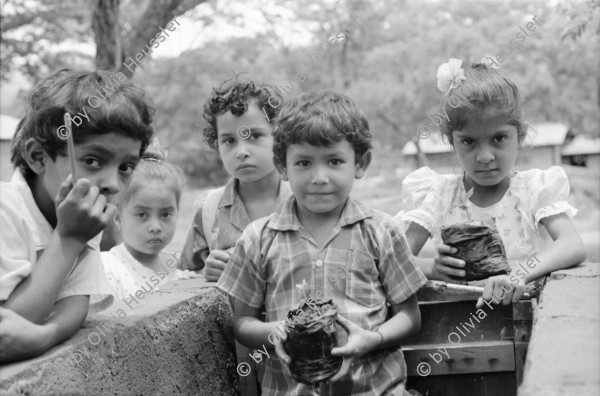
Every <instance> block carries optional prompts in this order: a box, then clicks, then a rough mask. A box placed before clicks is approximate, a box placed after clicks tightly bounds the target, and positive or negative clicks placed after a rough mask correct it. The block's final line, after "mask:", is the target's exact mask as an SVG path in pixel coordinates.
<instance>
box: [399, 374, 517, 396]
mask: <svg viewBox="0 0 600 396" xmlns="http://www.w3.org/2000/svg"><path fill="white" fill-rule="evenodd" d="M406 389H415V390H418V391H419V392H421V393H422V394H423V395H427V396H507V395H516V394H517V384H516V382H515V376H514V373H509V372H502V373H476V374H460V375H438V376H434V377H419V376H417V377H408V382H407V387H406Z"/></svg>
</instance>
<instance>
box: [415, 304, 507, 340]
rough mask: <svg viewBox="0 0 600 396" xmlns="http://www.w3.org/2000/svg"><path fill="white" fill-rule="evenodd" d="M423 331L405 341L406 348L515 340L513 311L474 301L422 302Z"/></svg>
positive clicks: (500, 306) (501, 306)
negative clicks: (417, 345) (409, 346)
mask: <svg viewBox="0 0 600 396" xmlns="http://www.w3.org/2000/svg"><path fill="white" fill-rule="evenodd" d="M419 308H420V309H421V331H420V332H419V333H418V334H415V335H413V336H411V337H408V338H407V339H406V340H404V345H412V344H438V345H440V344H449V343H451V342H460V343H464V342H479V341H488V340H489V341H501V340H508V339H512V338H513V323H512V308H511V307H510V306H507V305H491V307H488V306H487V305H484V306H483V308H482V309H481V311H478V310H477V309H476V308H475V302H474V301H455V302H428V303H419Z"/></svg>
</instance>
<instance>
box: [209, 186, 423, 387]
mask: <svg viewBox="0 0 600 396" xmlns="http://www.w3.org/2000/svg"><path fill="white" fill-rule="evenodd" d="M303 281H306V284H307V287H305V288H304V289H301V288H299V287H297V285H301V284H302V283H303ZM426 282H427V279H426V278H425V276H424V275H423V273H422V272H421V270H420V269H419V267H418V265H416V263H415V261H414V259H413V256H412V254H411V252H410V248H409V246H408V244H407V242H406V240H405V238H404V234H403V233H402V231H401V229H400V226H399V225H398V224H397V223H395V222H394V221H393V219H392V218H391V217H390V216H388V215H386V214H384V213H381V212H378V211H375V210H371V209H368V208H366V207H365V206H363V205H362V204H360V203H358V202H356V201H354V200H352V199H350V198H348V201H347V203H346V206H345V207H344V210H343V212H342V215H341V217H340V220H339V222H338V224H337V225H336V226H335V228H334V229H333V232H332V234H331V235H330V237H329V239H328V241H327V243H326V244H325V245H324V246H323V247H319V246H318V245H317V244H316V242H315V241H314V239H313V238H312V237H311V236H310V234H308V232H307V231H306V230H305V229H304V227H303V226H302V224H301V223H300V221H299V220H298V217H297V215H296V200H295V198H294V197H293V196H292V197H290V198H288V199H287V200H285V201H284V202H282V204H281V205H280V206H278V208H277V209H276V211H275V212H274V213H273V214H272V215H271V216H270V217H268V218H265V219H261V220H258V221H256V222H253V223H252V224H250V225H249V226H248V227H247V228H246V230H245V231H244V233H243V234H242V236H241V237H240V239H239V240H238V243H237V244H236V247H235V249H234V252H233V254H232V256H231V259H230V260H229V263H228V265H227V267H226V268H225V271H224V272H223V275H221V278H220V280H219V283H218V287H219V288H220V289H221V290H223V291H225V292H226V293H228V294H229V295H231V296H232V297H234V298H236V299H238V300H240V301H242V302H244V303H245V304H247V305H249V306H251V307H254V308H260V307H261V306H262V305H263V303H264V305H265V308H266V312H267V318H266V320H267V321H268V322H273V321H280V320H284V319H285V318H286V317H287V312H288V310H289V309H291V308H293V307H296V306H298V304H299V303H300V301H301V300H302V299H303V298H305V297H310V296H311V295H312V296H319V295H321V294H322V295H323V296H324V297H325V298H332V299H333V301H334V303H335V304H337V306H338V308H339V314H340V315H342V316H344V317H346V318H347V319H349V320H350V321H351V322H353V323H355V324H357V325H359V326H361V327H362V328H363V329H367V330H373V329H375V328H376V327H378V326H379V325H381V324H382V323H384V322H385V320H386V317H387V314H388V307H387V305H386V302H388V303H390V304H399V303H401V302H403V301H405V300H407V299H408V298H409V297H411V296H412V295H413V294H414V293H416V292H417V290H418V289H419V288H420V287H421V286H422V285H423V284H425V283H426ZM264 362H265V370H264V374H263V378H262V381H261V385H262V392H263V395H283V394H286V395H313V394H316V393H315V392H314V391H313V388H312V387H311V386H308V385H304V384H301V383H298V382H296V381H294V379H293V378H289V377H286V376H285V374H284V372H283V370H282V367H281V364H280V362H279V359H278V358H277V356H276V355H274V354H271V356H270V357H269V358H266V360H265V361H264ZM405 383H406V363H405V361H404V356H403V354H402V349H401V347H400V346H397V347H392V348H388V349H385V350H378V351H373V352H371V353H369V354H366V355H364V356H362V357H361V358H360V359H357V360H356V361H355V362H354V364H353V366H352V370H351V373H350V374H349V375H348V376H347V377H346V378H345V379H343V380H342V381H339V382H335V383H331V384H329V383H328V384H321V391H322V392H324V393H325V394H331V395H351V394H352V395H383V394H385V395H402V394H403V391H404V385H405Z"/></svg>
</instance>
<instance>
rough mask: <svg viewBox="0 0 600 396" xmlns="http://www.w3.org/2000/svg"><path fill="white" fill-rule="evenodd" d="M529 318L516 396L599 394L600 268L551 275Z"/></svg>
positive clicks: (593, 265)
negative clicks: (529, 330)
mask: <svg viewBox="0 0 600 396" xmlns="http://www.w3.org/2000/svg"><path fill="white" fill-rule="evenodd" d="M533 316H534V323H533V331H532V335H531V340H530V344H529V350H528V352H527V361H526V363H525V372H524V378H523V383H522V384H521V386H520V387H519V391H518V396H555V395H556V396H558V395H578V396H595V395H600V264H598V263H586V264H583V265H580V266H578V267H575V268H572V269H568V270H563V271H557V272H555V273H553V274H552V275H551V276H550V279H549V280H548V282H547V283H546V286H545V287H544V290H543V291H542V293H541V295H540V301H539V304H538V306H537V308H536V310H535V311H534V314H533Z"/></svg>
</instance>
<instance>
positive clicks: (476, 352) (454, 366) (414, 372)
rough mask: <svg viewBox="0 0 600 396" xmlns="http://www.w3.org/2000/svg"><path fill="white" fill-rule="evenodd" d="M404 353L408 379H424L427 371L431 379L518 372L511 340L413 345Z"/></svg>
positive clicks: (404, 348)
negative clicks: (415, 377) (472, 374)
mask: <svg viewBox="0 0 600 396" xmlns="http://www.w3.org/2000/svg"><path fill="white" fill-rule="evenodd" d="M444 348H445V350H444ZM402 350H403V352H404V359H405V360H406V365H407V368H408V375H409V376H419V375H420V376H424V375H423V374H425V373H427V372H428V371H429V374H427V375H428V376H436V375H448V374H452V375H454V374H466V373H489V372H503V371H514V370H515V351H514V344H513V342H512V341H487V342H469V343H464V344H463V343H461V344H450V345H439V344H429V345H411V346H402ZM419 365H421V366H419Z"/></svg>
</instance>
